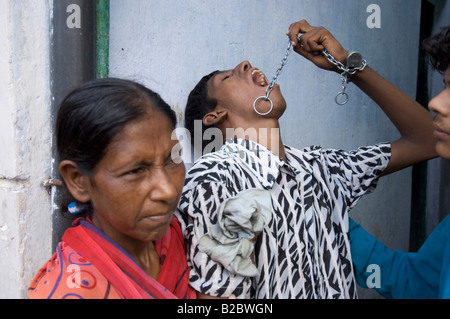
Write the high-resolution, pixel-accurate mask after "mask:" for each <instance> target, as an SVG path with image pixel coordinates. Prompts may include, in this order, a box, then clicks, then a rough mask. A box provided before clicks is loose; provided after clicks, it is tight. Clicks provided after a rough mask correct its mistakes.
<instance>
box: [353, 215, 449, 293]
mask: <svg viewBox="0 0 450 319" xmlns="http://www.w3.org/2000/svg"><path fill="white" fill-rule="evenodd" d="M449 222H450V218H447V220H446V221H444V222H443V223H441V224H440V225H439V226H438V227H437V228H436V230H435V231H433V233H432V234H431V235H430V237H429V238H428V239H427V241H426V242H425V243H424V245H423V246H422V248H421V249H420V250H419V252H417V253H407V252H403V251H399V250H390V249H389V248H388V247H386V246H385V245H384V244H383V243H381V242H379V241H378V240H377V239H376V238H375V237H373V236H372V235H370V234H369V233H367V232H366V231H365V230H364V229H363V228H362V227H361V226H360V225H359V224H357V223H356V222H354V221H353V220H350V245H351V252H352V259H353V265H354V269H355V277H356V280H357V282H358V284H359V285H360V286H361V287H364V288H374V289H376V290H377V292H378V293H380V294H381V295H383V296H384V297H386V298H395V299H429V298H431V299H436V298H438V296H439V285H440V278H441V271H442V269H443V264H444V263H443V261H444V256H443V255H444V252H445V251H446V246H447V245H446V244H445V242H446V240H447V235H446V234H447V231H448V228H449V226H450V223H449Z"/></svg>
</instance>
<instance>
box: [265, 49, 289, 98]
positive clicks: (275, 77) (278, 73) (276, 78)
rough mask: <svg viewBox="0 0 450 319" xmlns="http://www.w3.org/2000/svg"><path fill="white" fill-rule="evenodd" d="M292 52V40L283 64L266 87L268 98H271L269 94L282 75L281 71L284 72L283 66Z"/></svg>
mask: <svg viewBox="0 0 450 319" xmlns="http://www.w3.org/2000/svg"><path fill="white" fill-rule="evenodd" d="M291 52H292V44H291V41H289V44H288V47H287V49H286V53H285V54H284V57H283V59H281V64H280V67H279V68H278V70H277V71H276V72H275V76H274V77H273V78H272V81H271V82H270V84H269V86H268V87H267V89H266V99H268V98H269V94H270V93H271V92H272V90H273V87H274V86H275V83H277V80H278V77H279V76H280V74H281V72H283V68H284V66H285V65H286V63H287V60H288V57H289V55H290V54H291Z"/></svg>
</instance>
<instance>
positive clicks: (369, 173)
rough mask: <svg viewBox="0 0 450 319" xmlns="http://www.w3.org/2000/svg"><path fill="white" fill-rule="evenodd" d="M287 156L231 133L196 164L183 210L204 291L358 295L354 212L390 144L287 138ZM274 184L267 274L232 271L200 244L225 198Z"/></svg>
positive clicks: (259, 251)
mask: <svg viewBox="0 0 450 319" xmlns="http://www.w3.org/2000/svg"><path fill="white" fill-rule="evenodd" d="M285 150H286V157H287V162H284V161H282V160H281V159H280V158H279V157H278V156H276V155H275V154H274V153H272V152H271V151H269V150H267V149H266V148H265V147H263V146H261V145H259V144H257V143H254V142H252V141H248V140H244V139H234V140H230V141H227V142H226V143H225V144H224V145H223V147H222V148H221V149H220V151H218V152H214V153H210V154H208V155H205V156H203V157H202V158H200V159H199V160H198V161H197V162H196V163H195V164H194V166H193V167H192V168H191V169H190V170H189V172H188V174H187V178H186V183H185V187H184V189H183V194H182V197H181V200H180V205H179V211H178V212H177V213H176V214H177V216H178V218H179V219H180V220H182V224H184V233H185V236H186V239H187V242H188V264H189V266H190V269H191V273H190V283H191V286H193V287H194V288H195V289H196V290H197V291H200V292H202V293H204V294H208V295H211V296H216V297H228V296H230V295H231V294H234V295H235V296H236V297H237V298H258V299H264V298H270V299H272V298H283V299H293V298H356V297H357V292H356V287H355V280H354V275H353V269H352V263H351V255H350V243H349V237H348V225H349V221H348V212H349V210H350V209H351V208H352V207H353V206H354V205H355V204H356V202H357V201H358V199H359V198H360V197H361V196H362V195H364V194H366V193H368V192H371V191H373V190H374V188H375V186H376V183H377V180H378V177H379V176H380V174H381V173H382V172H383V170H384V169H385V168H386V166H387V164H388V162H389V158H390V153H391V147H390V144H378V145H375V146H371V147H363V148H360V149H358V150H356V151H353V152H344V151H340V150H324V149H322V148H320V147H310V148H305V149H303V150H297V149H294V148H291V147H289V146H285ZM251 188H257V189H267V190H269V192H270V195H271V199H272V206H273V215H272V220H271V222H270V223H269V224H268V225H267V226H266V227H265V229H264V231H263V232H262V233H261V234H260V236H259V237H258V240H257V243H256V247H255V256H256V260H255V261H256V263H257V267H258V270H259V275H258V276H257V277H254V278H248V277H243V276H239V275H236V274H232V273H230V272H229V271H227V270H226V269H225V268H224V267H223V266H222V265H221V264H219V263H216V262H215V261H213V260H212V259H211V258H210V257H209V256H208V255H206V254H204V253H203V252H201V251H200V250H199V248H198V242H199V240H200V238H201V237H202V236H203V235H205V234H208V232H209V230H210V229H211V225H212V224H214V223H216V222H217V210H218V208H219V206H220V204H221V202H223V201H224V200H226V199H227V198H230V197H233V196H236V195H237V194H239V193H240V192H242V191H244V190H247V189H251Z"/></svg>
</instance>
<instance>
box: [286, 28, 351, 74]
mask: <svg viewBox="0 0 450 319" xmlns="http://www.w3.org/2000/svg"><path fill="white" fill-rule="evenodd" d="M299 35H301V36H300V39H299ZM287 36H288V37H289V39H290V40H291V43H292V47H293V48H294V51H295V52H297V53H298V54H300V55H302V56H303V57H305V58H307V59H308V60H310V61H311V62H312V63H314V64H315V65H316V66H318V67H319V68H322V69H324V70H330V71H335V72H338V69H337V68H336V66H334V65H333V64H332V63H331V62H330V61H328V60H327V58H326V57H325V56H324V55H323V54H322V51H323V50H327V52H328V53H330V54H331V55H332V56H333V57H334V58H335V59H336V60H337V61H339V62H341V63H343V64H344V65H346V64H347V56H348V51H347V50H345V49H344V48H343V47H342V46H341V44H340V43H339V42H338V41H337V40H336V39H335V38H334V37H333V35H332V34H331V33H330V32H329V31H328V30H327V29H325V28H323V27H313V26H311V25H310V24H309V23H308V22H307V21H306V20H302V21H298V22H295V23H292V24H291V25H290V27H289V30H288V32H287Z"/></svg>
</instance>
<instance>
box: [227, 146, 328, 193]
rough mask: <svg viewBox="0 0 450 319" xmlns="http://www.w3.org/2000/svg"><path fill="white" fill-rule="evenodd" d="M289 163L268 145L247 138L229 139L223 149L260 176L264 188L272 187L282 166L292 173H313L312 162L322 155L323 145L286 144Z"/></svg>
mask: <svg viewBox="0 0 450 319" xmlns="http://www.w3.org/2000/svg"><path fill="white" fill-rule="evenodd" d="M284 147H285V151H286V157H287V159H288V161H289V163H286V162H284V161H283V160H282V159H281V158H280V157H279V156H277V155H276V154H275V153H273V152H272V151H270V150H269V149H267V148H266V147H264V146H262V145H260V144H258V143H256V142H253V141H249V140H245V139H241V138H234V139H230V140H227V141H226V142H225V144H224V146H223V148H222V150H223V151H224V152H225V153H226V154H227V156H230V157H233V158H235V159H238V160H239V161H240V162H242V163H243V164H244V165H245V166H246V167H247V168H248V169H249V170H250V171H252V173H253V174H254V175H255V176H256V177H257V178H258V180H259V181H260V183H261V184H262V185H263V187H264V188H266V189H269V188H272V186H273V184H274V183H275V181H276V180H277V178H278V175H279V174H280V171H281V168H283V167H284V168H286V172H287V173H289V174H292V175H294V176H295V175H297V174H299V172H300V171H306V172H307V173H310V174H312V173H313V172H312V167H311V162H314V161H316V160H319V159H320V157H321V150H322V149H321V147H318V146H312V147H308V148H305V149H303V150H298V149H295V148H291V147H289V146H287V145H284Z"/></svg>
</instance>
